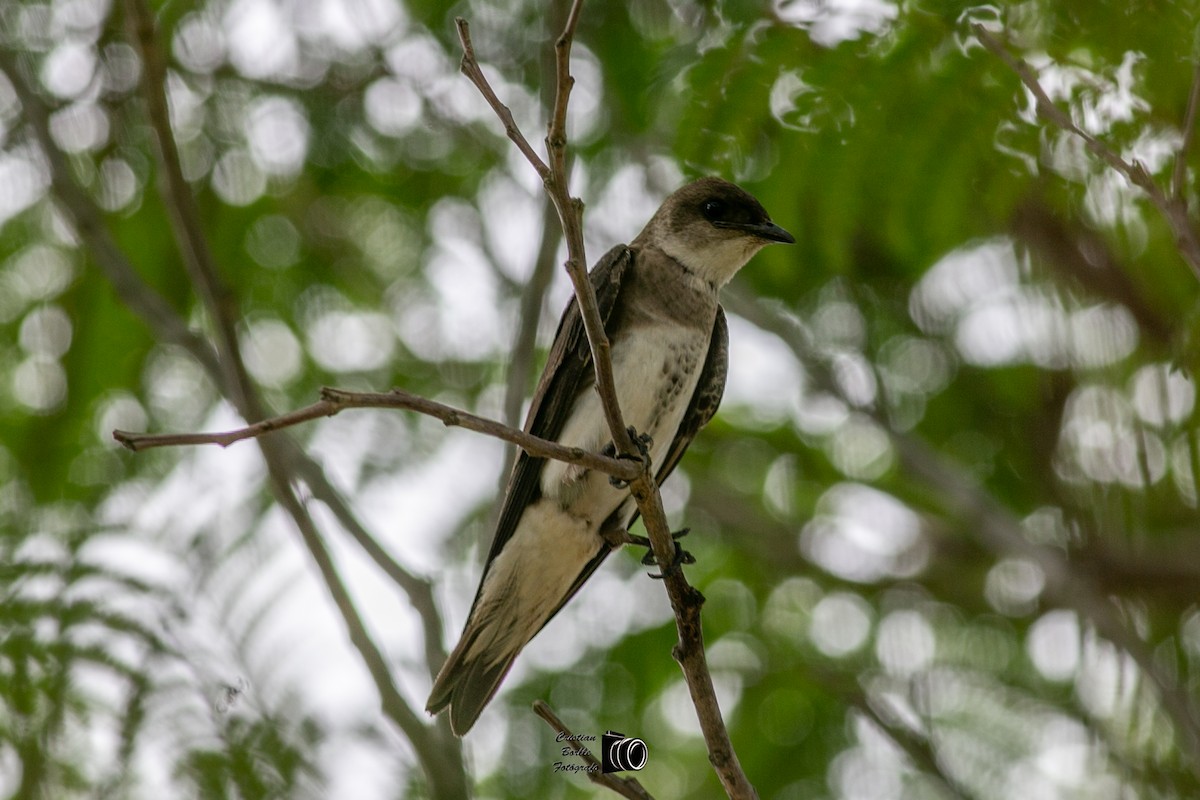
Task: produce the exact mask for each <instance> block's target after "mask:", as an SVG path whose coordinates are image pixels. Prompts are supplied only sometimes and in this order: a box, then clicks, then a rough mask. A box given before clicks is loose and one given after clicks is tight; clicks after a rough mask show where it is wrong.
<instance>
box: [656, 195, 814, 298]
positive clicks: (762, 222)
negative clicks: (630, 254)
mask: <svg viewBox="0 0 1200 800" xmlns="http://www.w3.org/2000/svg"><path fill="white" fill-rule="evenodd" d="M795 241H796V240H795V239H794V238H792V235H791V234H790V233H788V232H787V231H785V230H784V229H783V228H781V227H779V226H778V225H776V224H775V223H774V222H771V217H770V215H768V214H767V211H766V209H764V208H763V207H762V203H760V202H758V200H756V199H755V198H754V196H753V195H751V194H750V193H749V192H747V191H746V190H745V189H742V188H740V187H738V186H735V185H733V184H732V183H730V182H729V181H725V180H722V179H720V178H701V179H700V180H697V181H692V182H691V183H689V184H687V185H686V186H684V187H682V188H680V189H679V190H677V191H676V192H675V193H674V194H672V195H671V196H670V197H668V198H667V199H666V200H665V201H663V204H662V206H661V207H660V208H659V209H658V212H657V213H656V214H655V215H654V217H653V218H651V220H650V222H648V223H647V224H646V228H645V229H644V230H643V231H642V232H641V233H640V234H638V237H637V239H635V240H634V242H633V243H634V244H635V245H637V244H642V245H652V246H657V247H658V248H659V249H661V250H662V251H663V252H664V253H666V254H667V255H669V256H671V257H672V258H674V259H675V260H676V261H678V262H679V263H680V264H681V265H683V267H684V268H685V269H687V270H688V271H690V272H692V273H693V274H695V275H697V276H698V277H700V278H702V279H704V280H705V281H707V282H708V283H710V284H712V285H714V286H723V285H724V284H726V283H728V282H729V279H730V278H732V277H733V276H734V275H735V274H736V273H737V271H738V270H739V269H741V268H742V267H743V266H745V264H746V262H747V261H749V260H750V257H751V256H753V255H754V254H755V253H757V252H758V251H759V250H761V249H762V248H763V247H765V246H766V245H768V244H770V243H772V242H783V243H785V244H793V243H794V242H795Z"/></svg>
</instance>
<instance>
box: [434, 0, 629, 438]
mask: <svg viewBox="0 0 1200 800" xmlns="http://www.w3.org/2000/svg"><path fill="white" fill-rule="evenodd" d="M581 5H582V0H574V2H573V3H572V6H571V11H570V13H569V14H568V16H567V26H566V29H565V30H564V31H563V34H562V36H560V37H559V38H558V41H556V42H555V44H554V48H555V56H556V66H557V70H556V72H557V75H558V84H557V85H558V89H557V92H556V94H555V100H554V109H555V111H554V117H553V118H552V119H553V120H557V119H558V117H559V115H560V109H561V114H562V116H563V120H564V122H563V125H565V115H566V105H567V101H568V99H569V98H570V94H571V83H572V82H573V79H572V78H571V76H570V57H571V39H572V37H573V36H574V35H575V25H576V23H577V22H578V21H579V8H580V7H581ZM454 24H455V25H456V26H457V27H458V38H459V41H460V42H461V43H462V48H463V57H462V63H461V67H460V68H461V69H462V73H463V74H464V75H466V76H467V78H468V79H470V81H471V83H473V84H475V88H477V89H478V90H479V92H480V94H482V95H483V97H484V99H485V100H487V102H488V105H490V106H491V107H492V110H493V111H494V112H495V113H496V116H497V117H499V118H500V121H501V122H502V123H503V124H504V132H505V134H506V135H507V136H508V138H509V139H510V140H512V142H513V144H515V145H516V146H517V149H518V150H520V151H521V154H522V155H524V156H525V160H526V161H528V162H529V164H530V165H531V166H532V167H533V168H534V170H536V171H537V174H538V177H540V178H541V179H542V185H543V186H545V187H546V194H547V195H548V196H549V197H550V200H551V202H553V203H554V208H555V210H556V211H558V218H559V221H560V222H561V223H562V227H563V235H564V236H565V237H566V240H567V263H566V268H567V274H568V275H569V276H570V278H571V283H572V285H573V286H574V287H575V296H576V297H578V298H579V311H580V314H581V316H582V318H583V328H584V330H585V331H586V332H587V338H588V345H589V346H590V347H591V350H592V356H593V357H592V363H593V366H594V367H595V370H596V390H597V391H598V392H599V394H600V399H601V401H602V404H603V406H604V414H605V417H606V418H607V421H608V426H609V428H610V430H611V431H612V435H613V444H615V445H616V448H617V451H618V452H620V453H623V454H625V455H635V454H636V453H637V448H636V447H634V444H633V439H631V438H630V436H629V432H628V430H627V429H626V427H625V421H624V419H623V418H622V416H621V407H620V403H618V402H617V391H616V384H615V382H614V381H613V376H612V358H611V356H610V352H611V345H610V344H609V341H608V336H607V335H606V334H605V332H604V321H603V320H601V319H600V312H599V310H598V306H597V303H596V292H595V290H594V289H593V288H592V284H591V282H590V281H589V280H588V277H587V256H586V255H585V253H584V246H583V203H582V202H581V201H580V200H579V199H578V198H574V197H571V194H570V191H569V190H568V187H567V176H566V167H565V165H566V155H565V152H566V137H565V135H563V134H562V127H561V126H560V127H558V128H555V122H554V121H552V122H551V129H550V134H551V135H549V136H547V137H546V146H547V149H548V152H549V157H550V164H551V166H547V165H546V162H544V161H542V159H541V158H540V157H539V156H538V154H537V153H536V152H534V150H533V148H532V147H531V146H530V145H529V140H528V139H526V138H525V135H524V134H523V133H521V129H520V128H519V127H517V123H516V121H515V120H513V115H512V112H511V111H510V110H509V109H508V106H506V105H504V103H502V102H500V98H498V97H497V96H496V92H495V91H494V90H493V89H492V87H491V84H489V83H488V80H487V76H485V75H484V74H483V69H482V68H481V67H480V66H479V62H478V61H477V60H476V59H475V46H474V45H473V44H472V43H471V29H470V26H469V25H468V24H467V21H466V20H465V19H463V18H462V17H457V18H455V20H454ZM564 76H565V78H564ZM555 168H557V170H558V171H557V172H556V171H555Z"/></svg>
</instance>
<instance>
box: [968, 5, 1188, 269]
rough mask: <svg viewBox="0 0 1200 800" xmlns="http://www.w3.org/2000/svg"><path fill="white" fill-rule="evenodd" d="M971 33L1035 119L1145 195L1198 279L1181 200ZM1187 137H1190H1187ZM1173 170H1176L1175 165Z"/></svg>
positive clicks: (981, 34)
mask: <svg viewBox="0 0 1200 800" xmlns="http://www.w3.org/2000/svg"><path fill="white" fill-rule="evenodd" d="M971 30H972V31H973V32H974V33H975V36H976V37H977V38H978V39H979V41H980V43H981V44H983V46H984V47H986V48H987V49H988V50H990V51H991V52H992V53H993V54H995V55H996V56H998V57H999V58H1000V60H1002V61H1003V62H1004V63H1005V64H1007V65H1008V66H1009V68H1010V69H1012V71H1013V72H1015V73H1017V76H1018V77H1019V78H1020V79H1021V82H1022V83H1024V84H1025V87H1026V88H1027V89H1029V91H1030V92H1032V93H1033V96H1034V100H1035V103H1036V107H1037V113H1038V116H1040V117H1041V118H1042V119H1044V120H1046V121H1047V122H1049V123H1051V124H1052V125H1054V126H1055V127H1057V128H1059V129H1061V130H1063V131H1066V132H1068V133H1071V134H1073V135H1075V136H1078V137H1079V138H1080V139H1082V140H1083V143H1084V145H1085V146H1086V147H1087V149H1088V150H1089V151H1091V153H1092V154H1093V155H1095V156H1096V157H1097V158H1099V159H1100V160H1102V161H1104V162H1105V163H1106V164H1108V165H1109V166H1110V167H1112V168H1113V169H1115V170H1116V171H1117V172H1119V173H1121V174H1122V175H1124V176H1125V178H1126V180H1128V181H1129V182H1130V183H1132V184H1133V185H1134V186H1137V187H1138V188H1139V189H1141V190H1142V191H1143V192H1145V193H1146V196H1147V197H1148V198H1150V202H1152V203H1153V204H1154V205H1155V206H1156V207H1157V208H1158V210H1159V213H1161V214H1162V216H1163V219H1164V220H1166V222H1167V225H1168V226H1169V227H1170V228H1171V232H1172V233H1173V234H1174V235H1175V245H1176V247H1177V248H1178V249H1179V254H1180V255H1181V256H1182V257H1183V260H1184V261H1186V262H1187V264H1188V266H1189V267H1191V269H1192V272H1194V273H1195V274H1196V277H1197V278H1200V238H1197V236H1196V231H1195V229H1194V228H1193V226H1192V221H1191V220H1190V219H1189V218H1188V214H1187V205H1186V203H1184V202H1183V200H1182V198H1180V197H1176V198H1170V197H1167V195H1166V193H1164V192H1163V190H1162V188H1161V187H1159V185H1158V184H1157V183H1155V182H1154V178H1153V177H1151V175H1150V173H1148V172H1146V168H1145V167H1143V166H1142V165H1141V163H1139V162H1137V161H1133V162H1129V161H1126V160H1125V159H1123V158H1121V157H1120V156H1119V155H1117V154H1116V153H1115V152H1114V151H1113V150H1112V148H1110V147H1109V146H1108V145H1106V144H1105V143H1104V142H1102V141H1100V140H1099V139H1097V138H1096V137H1095V136H1092V135H1091V134H1090V133H1088V132H1087V131H1085V130H1083V129H1082V128H1080V127H1079V126H1078V125H1076V124H1075V122H1074V121H1073V120H1072V119H1071V117H1070V116H1069V115H1068V114H1067V113H1066V112H1065V111H1063V110H1062V109H1060V108H1059V107H1058V106H1056V105H1054V102H1053V101H1052V100H1051V99H1050V96H1049V95H1047V94H1046V90H1045V89H1044V88H1042V85H1041V83H1040V82H1039V81H1038V78H1037V73H1036V72H1034V70H1033V68H1032V67H1031V66H1029V64H1028V63H1027V62H1026V61H1024V60H1023V59H1020V58H1017V57H1016V56H1014V55H1012V54H1011V53H1009V52H1008V50H1007V49H1005V47H1004V45H1003V44H1001V43H1000V41H999V40H998V39H997V38H996V37H994V36H992V34H991V33H989V32H988V30H987V29H986V28H985V27H983V26H982V25H980V24H978V23H976V24H973V25H972V26H971ZM1197 91H1200V90H1198V89H1197V88H1196V86H1194V85H1193V87H1192V93H1193V95H1194V94H1195V93H1196V92H1197ZM1189 106H1190V103H1189ZM1189 116H1191V115H1189ZM1187 138H1190V136H1188V137H1187ZM1181 152H1182V151H1181ZM1176 170H1178V164H1177V165H1176Z"/></svg>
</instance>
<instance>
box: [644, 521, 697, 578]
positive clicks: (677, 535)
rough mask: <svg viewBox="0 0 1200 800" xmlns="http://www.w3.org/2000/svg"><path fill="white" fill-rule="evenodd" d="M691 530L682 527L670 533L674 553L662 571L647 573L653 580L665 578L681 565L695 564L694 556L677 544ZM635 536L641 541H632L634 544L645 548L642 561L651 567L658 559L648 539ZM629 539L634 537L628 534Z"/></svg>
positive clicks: (676, 570)
mask: <svg viewBox="0 0 1200 800" xmlns="http://www.w3.org/2000/svg"><path fill="white" fill-rule="evenodd" d="M691 530H692V529H691V528H684V529H683V530H679V531H675V532H674V533H672V534H671V541H672V544H674V545H675V555H674V556H673V557H672V558H671V563H670V565H668V566H667V568H666V569H664V570H663V571H662V572H660V573H657V574H655V573H653V572H651V573H649V575H650V577H651V578H654V580H656V581H661V580H663V579H664V578H667V577H668V576H670V575H673V574H675V573H676V572H678V571H679V568H680V567H682V566H683V565H684V564H695V563H696V557H695V556H694V555H692V554H691V553H689V552H688V551H687V550H684V549H683V548H682V547H680V546H679V540H680V539H682V538H683V537H684V536H687V535H688V534H689V533H690V532H691ZM636 538H637V539H640V540H641V541H634V544H637V545H640V546H642V547H645V548H646V555H644V556H642V563H643V564H645V565H646V566H647V567H652V566H654V565H655V564H657V563H658V559H656V558H655V557H654V550H653V549H652V548H651V547H650V540H649V539H647V538H645V537H642V536H638V537H636ZM630 539H631V540H633V539H634V537H633V536H630Z"/></svg>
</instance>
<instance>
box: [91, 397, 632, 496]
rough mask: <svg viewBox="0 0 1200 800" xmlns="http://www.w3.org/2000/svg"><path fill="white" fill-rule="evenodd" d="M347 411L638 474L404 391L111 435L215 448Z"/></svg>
mask: <svg viewBox="0 0 1200 800" xmlns="http://www.w3.org/2000/svg"><path fill="white" fill-rule="evenodd" d="M347 408H403V409H407V410H409V411H416V412H417V413H420V414H425V415H426V416H430V417H434V418H436V419H439V420H441V421H442V423H443V424H445V425H446V426H447V427H450V426H454V427H460V428H466V429H467V430H470V431H475V432H476V433H482V434H486V435H488V436H492V437H494V438H496V439H502V440H504V441H506V442H510V443H512V444H515V445H517V446H518V447H520V448H521V449H522V450H524V451H525V452H527V453H529V454H530V455H531V456H537V457H538V458H552V459H555V460H556V461H566V462H567V463H569V464H579V465H580V466H584V467H587V468H588V469H594V470H597V471H599V472H603V473H605V474H606V475H612V476H614V477H616V478H621V479H622V480H632V479H633V478H635V477H637V475H638V474H640V473H641V471H642V467H641V466H640V465H639V464H635V463H633V462H631V461H629V460H627V459H620V458H609V457H608V456H604V455H600V454H599V453H589V452H588V451H586V450H583V449H581V448H578V447H564V446H563V445H561V444H559V443H558V442H552V441H550V440H548V439H542V438H540V437H537V436H534V435H532V434H529V433H526V432H525V431H522V430H519V429H517V428H510V427H509V426H507V425H504V424H502V423H499V422H496V421H495V420H490V419H487V418H486V417H479V416H476V415H475V414H472V413H470V412H468V411H462V410H460V409H457V408H453V407H452V406H448V405H444V404H442V403H439V402H437V401H435V400H429V399H427V398H424V397H421V396H419V395H415V394H412V393H410V392H406V391H404V390H403V389H392V390H391V391H390V392H348V391H345V390H343V389H333V388H330V387H328V386H327V387H324V388H323V389H321V399H320V400H318V401H317V402H315V403H313V404H312V405H308V406H305V407H304V408H301V409H297V410H296V411H290V412H288V413H286V414H280V415H279V416H277V417H271V418H269V419H264V420H262V421H261V422H256V423H254V424H253V425H247V426H246V427H244V428H238V429H236V430H232V431H225V432H223V433H163V434H151V433H131V432H129V431H113V438H114V439H116V440H117V441H118V442H120V443H121V444H123V445H124V446H125V447H127V448H129V449H130V450H133V451H140V450H149V449H151V448H155V447H179V446H185V445H201V444H215V445H220V446H221V447H229V446H230V445H231V444H234V443H235V442H240V441H243V440H245V439H257V438H259V437H261V436H265V435H266V434H268V433H271V432H273V431H278V430H282V429H283V428H290V427H292V426H294V425H299V424H301V423H304V422H310V421H312V420H314V419H320V418H321V417H332V416H333V415H335V414H337V413H338V412H340V411H342V410H344V409H347Z"/></svg>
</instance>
